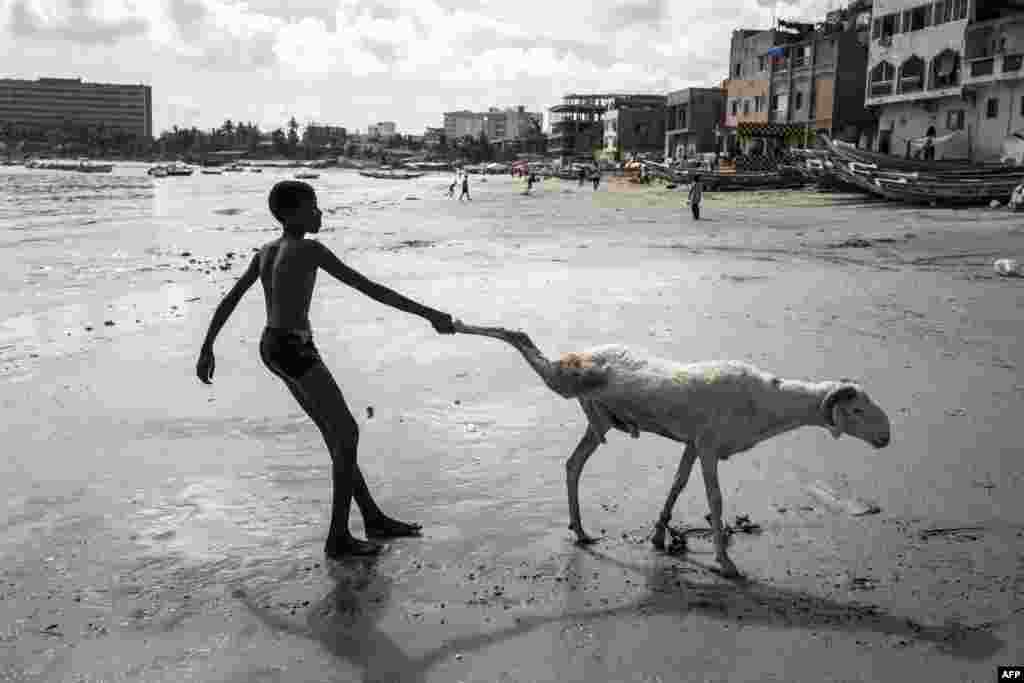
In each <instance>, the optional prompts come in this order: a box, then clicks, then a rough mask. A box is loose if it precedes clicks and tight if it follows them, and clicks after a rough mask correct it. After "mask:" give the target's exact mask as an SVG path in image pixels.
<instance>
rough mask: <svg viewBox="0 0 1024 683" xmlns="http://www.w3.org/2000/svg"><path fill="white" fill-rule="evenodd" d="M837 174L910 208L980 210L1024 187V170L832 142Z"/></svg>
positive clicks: (864, 188) (829, 141)
mask: <svg viewBox="0 0 1024 683" xmlns="http://www.w3.org/2000/svg"><path fill="white" fill-rule="evenodd" d="M826 141H827V142H828V145H829V150H830V152H831V154H832V164H833V168H832V172H833V173H835V175H836V176H837V177H838V178H839V179H840V180H841V181H843V182H845V183H847V184H848V185H851V186H853V187H856V188H857V189H859V190H861V191H862V192H867V193H870V194H873V195H876V196H878V197H884V198H885V199H889V200H893V201H899V202H904V203H908V204H927V205H939V204H942V205H960V206H970V205H981V204H988V203H990V202H991V201H992V200H996V201H999V202H1007V201H1009V199H1010V196H1011V195H1012V194H1013V190H1014V188H1015V187H1017V186H1018V185H1020V184H1021V183H1024V167H1019V166H1005V165H1000V164H974V163H968V162H963V161H945V162H937V161H918V160H912V159H897V158H894V157H888V156H886V155H881V154H877V153H874V152H867V151H866V150H860V149H857V148H855V147H853V146H852V145H848V144H846V143H842V142H836V141H832V140H827V138H826Z"/></svg>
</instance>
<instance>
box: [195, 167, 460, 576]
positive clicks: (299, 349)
mask: <svg viewBox="0 0 1024 683" xmlns="http://www.w3.org/2000/svg"><path fill="white" fill-rule="evenodd" d="M269 204H270V212H271V213H272V214H273V216H274V218H276V219H277V221H278V222H279V223H280V224H281V227H282V229H283V231H282V233H281V236H280V237H279V238H277V239H275V240H273V241H272V242H268V243H267V244H265V245H263V247H261V248H260V250H259V252H258V253H257V254H255V255H254V256H253V258H252V261H251V262H250V263H249V267H248V268H247V269H246V271H245V273H244V274H243V275H242V276H241V277H240V278H239V279H238V282H236V283H235V285H234V287H232V288H231V290H230V291H229V292H228V293H227V294H226V295H225V296H224V299H223V300H222V301H221V302H220V304H218V306H217V309H216V310H215V311H214V313H213V319H212V321H211V322H210V328H209V330H208V332H207V334H206V339H205V340H204V341H203V345H202V348H201V349H200V352H199V360H198V362H197V363H196V375H197V376H198V377H199V379H200V381H202V382H203V383H205V384H210V380H211V379H212V378H213V372H214V356H213V342H214V340H215V339H216V338H217V334H218V333H219V332H220V330H221V328H222V327H223V326H224V323H226V322H227V320H228V318H229V317H230V316H231V313H232V312H234V310H235V307H236V306H237V305H238V302H239V300H240V299H241V298H242V296H243V295H244V294H245V292H246V291H248V289H249V288H250V287H251V286H252V285H253V283H255V282H256V280H260V281H261V283H262V284H263V298H264V301H265V304H266V311H267V324H266V327H265V328H264V330H263V335H262V337H261V338H260V357H261V358H262V360H263V363H264V364H265V365H266V366H267V368H268V369H269V370H270V371H271V372H272V373H273V374H275V375H277V376H278V377H279V378H280V379H281V380H282V381H283V382H284V384H285V386H286V387H287V388H288V391H290V392H291V394H292V396H294V397H295V400H296V401H298V403H299V405H300V406H302V409H303V410H304V411H305V412H306V414H307V415H309V417H310V418H311V419H312V420H313V422H314V423H316V426H317V427H318V428H319V429H320V433H321V434H322V435H323V438H324V441H325V442H326V443H327V447H328V450H329V452H330V456H331V463H332V467H331V475H332V481H333V489H334V493H333V500H332V501H331V502H332V506H331V526H330V531H329V532H328V534H327V542H326V544H325V545H324V552H325V553H326V555H327V557H328V558H332V559H337V558H340V557H344V556H346V555H372V554H375V553H378V552H380V549H381V548H380V546H379V545H377V544H376V543H374V542H372V541H369V540H367V541H364V540H361V539H358V538H356V537H355V536H353V535H352V533H351V532H350V531H349V511H350V508H351V506H352V500H353V499H355V502H356V505H358V506H359V511H360V512H361V513H362V516H363V524H364V526H365V527H366V535H367V537H369V538H378V539H379V538H392V537H399V536H418V535H420V525H419V524H409V523H406V522H400V521H398V520H396V519H392V518H391V517H389V516H387V515H386V514H384V512H382V511H381V509H380V507H378V505H377V503H376V502H375V501H374V500H373V497H372V496H371V495H370V489H369V488H368V487H367V484H366V479H365V478H364V477H363V473H362V471H361V470H360V469H359V465H358V464H357V463H356V445H357V443H358V440H359V427H358V425H357V424H356V420H355V418H354V417H353V416H352V413H351V411H349V408H348V404H347V403H346V402H345V397H344V396H343V395H342V393H341V390H340V389H339V388H338V385H337V384H336V383H335V381H334V378H333V377H332V376H331V372H330V370H328V369H327V366H326V365H324V362H323V360H322V359H321V358H320V354H319V353H318V351H317V348H316V346H314V345H313V335H312V328H311V325H310V322H309V307H310V302H311V300H312V297H313V288H314V285H315V284H316V275H317V272H318V271H319V270H321V269H323V270H324V271H326V272H327V273H329V274H331V275H333V276H334V277H335V278H337V279H338V280H339V281H340V282H342V283H343V284H346V285H348V286H350V287H352V288H354V289H356V290H358V291H360V292H362V293H363V294H365V295H367V296H368V297H370V298H371V299H374V300H376V301H379V302H380V303H382V304H385V305H387V306H391V307H393V308H396V309H398V310H399V311H403V312H405V313H412V314H413V315H418V316H420V317H421V318H424V319H426V320H427V321H429V322H430V324H431V325H432V326H433V327H434V330H436V331H437V332H439V333H441V334H454V333H455V327H454V321H453V320H452V317H451V316H450V315H448V314H447V313H442V312H441V311H437V310H434V309H433V308H428V307H427V306H424V305H422V304H419V303H416V302H415V301H413V300H411V299H407V298H406V297H404V296H402V295H401V294H398V293H397V292H394V291H392V290H390V289H388V288H387V287H384V286H383V285H380V284H377V283H376V282H373V281H372V280H369V279H367V278H366V277H365V276H363V275H361V274H360V273H358V272H356V271H355V270H353V269H352V268H350V267H348V266H346V265H345V264H344V263H342V262H341V261H340V260H339V259H338V257H337V256H335V255H334V252H332V251H331V250H330V249H329V248H328V247H326V246H324V245H323V244H322V243H320V242H318V241H315V240H309V239H305V237H306V235H307V234H316V233H318V232H319V231H320V224H321V215H322V214H321V212H320V209H319V208H317V201H316V193H315V192H314V191H313V188H312V187H310V186H309V185H308V184H307V183H303V182H298V181H295V180H285V181H281V182H279V183H277V184H276V185H274V187H273V189H271V191H270V197H269Z"/></svg>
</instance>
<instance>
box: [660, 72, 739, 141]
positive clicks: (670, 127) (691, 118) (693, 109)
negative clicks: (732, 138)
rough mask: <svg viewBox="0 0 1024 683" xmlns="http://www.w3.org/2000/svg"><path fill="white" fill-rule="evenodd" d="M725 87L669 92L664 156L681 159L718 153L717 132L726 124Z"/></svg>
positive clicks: (666, 109)
mask: <svg viewBox="0 0 1024 683" xmlns="http://www.w3.org/2000/svg"><path fill="white" fill-rule="evenodd" d="M725 102H726V94H725V91H724V90H723V89H722V88H686V89H685V90H676V91H674V92H670V93H669V94H668V97H667V98H666V107H665V149H664V155H665V157H666V158H667V157H671V158H673V159H682V158H685V157H689V156H695V155H697V154H706V153H709V152H715V151H717V150H718V140H717V137H716V133H717V132H718V129H719V126H720V125H721V124H722V123H724V117H725Z"/></svg>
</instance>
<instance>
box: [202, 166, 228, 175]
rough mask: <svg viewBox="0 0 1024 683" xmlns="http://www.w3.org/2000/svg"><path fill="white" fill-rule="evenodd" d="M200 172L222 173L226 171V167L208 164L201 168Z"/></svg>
mask: <svg viewBox="0 0 1024 683" xmlns="http://www.w3.org/2000/svg"><path fill="white" fill-rule="evenodd" d="M199 172H200V173H201V174H202V175H221V174H222V173H224V169H221V168H216V167H214V166H208V167H206V168H201V169H199Z"/></svg>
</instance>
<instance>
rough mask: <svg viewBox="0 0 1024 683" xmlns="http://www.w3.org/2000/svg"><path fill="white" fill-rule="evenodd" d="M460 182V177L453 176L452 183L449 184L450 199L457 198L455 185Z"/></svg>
mask: <svg viewBox="0 0 1024 683" xmlns="http://www.w3.org/2000/svg"><path fill="white" fill-rule="evenodd" d="M458 184H459V177H458V176H455V177H454V178H452V184H451V185H449V186H448V199H454V198H455V186H456V185H458Z"/></svg>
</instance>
